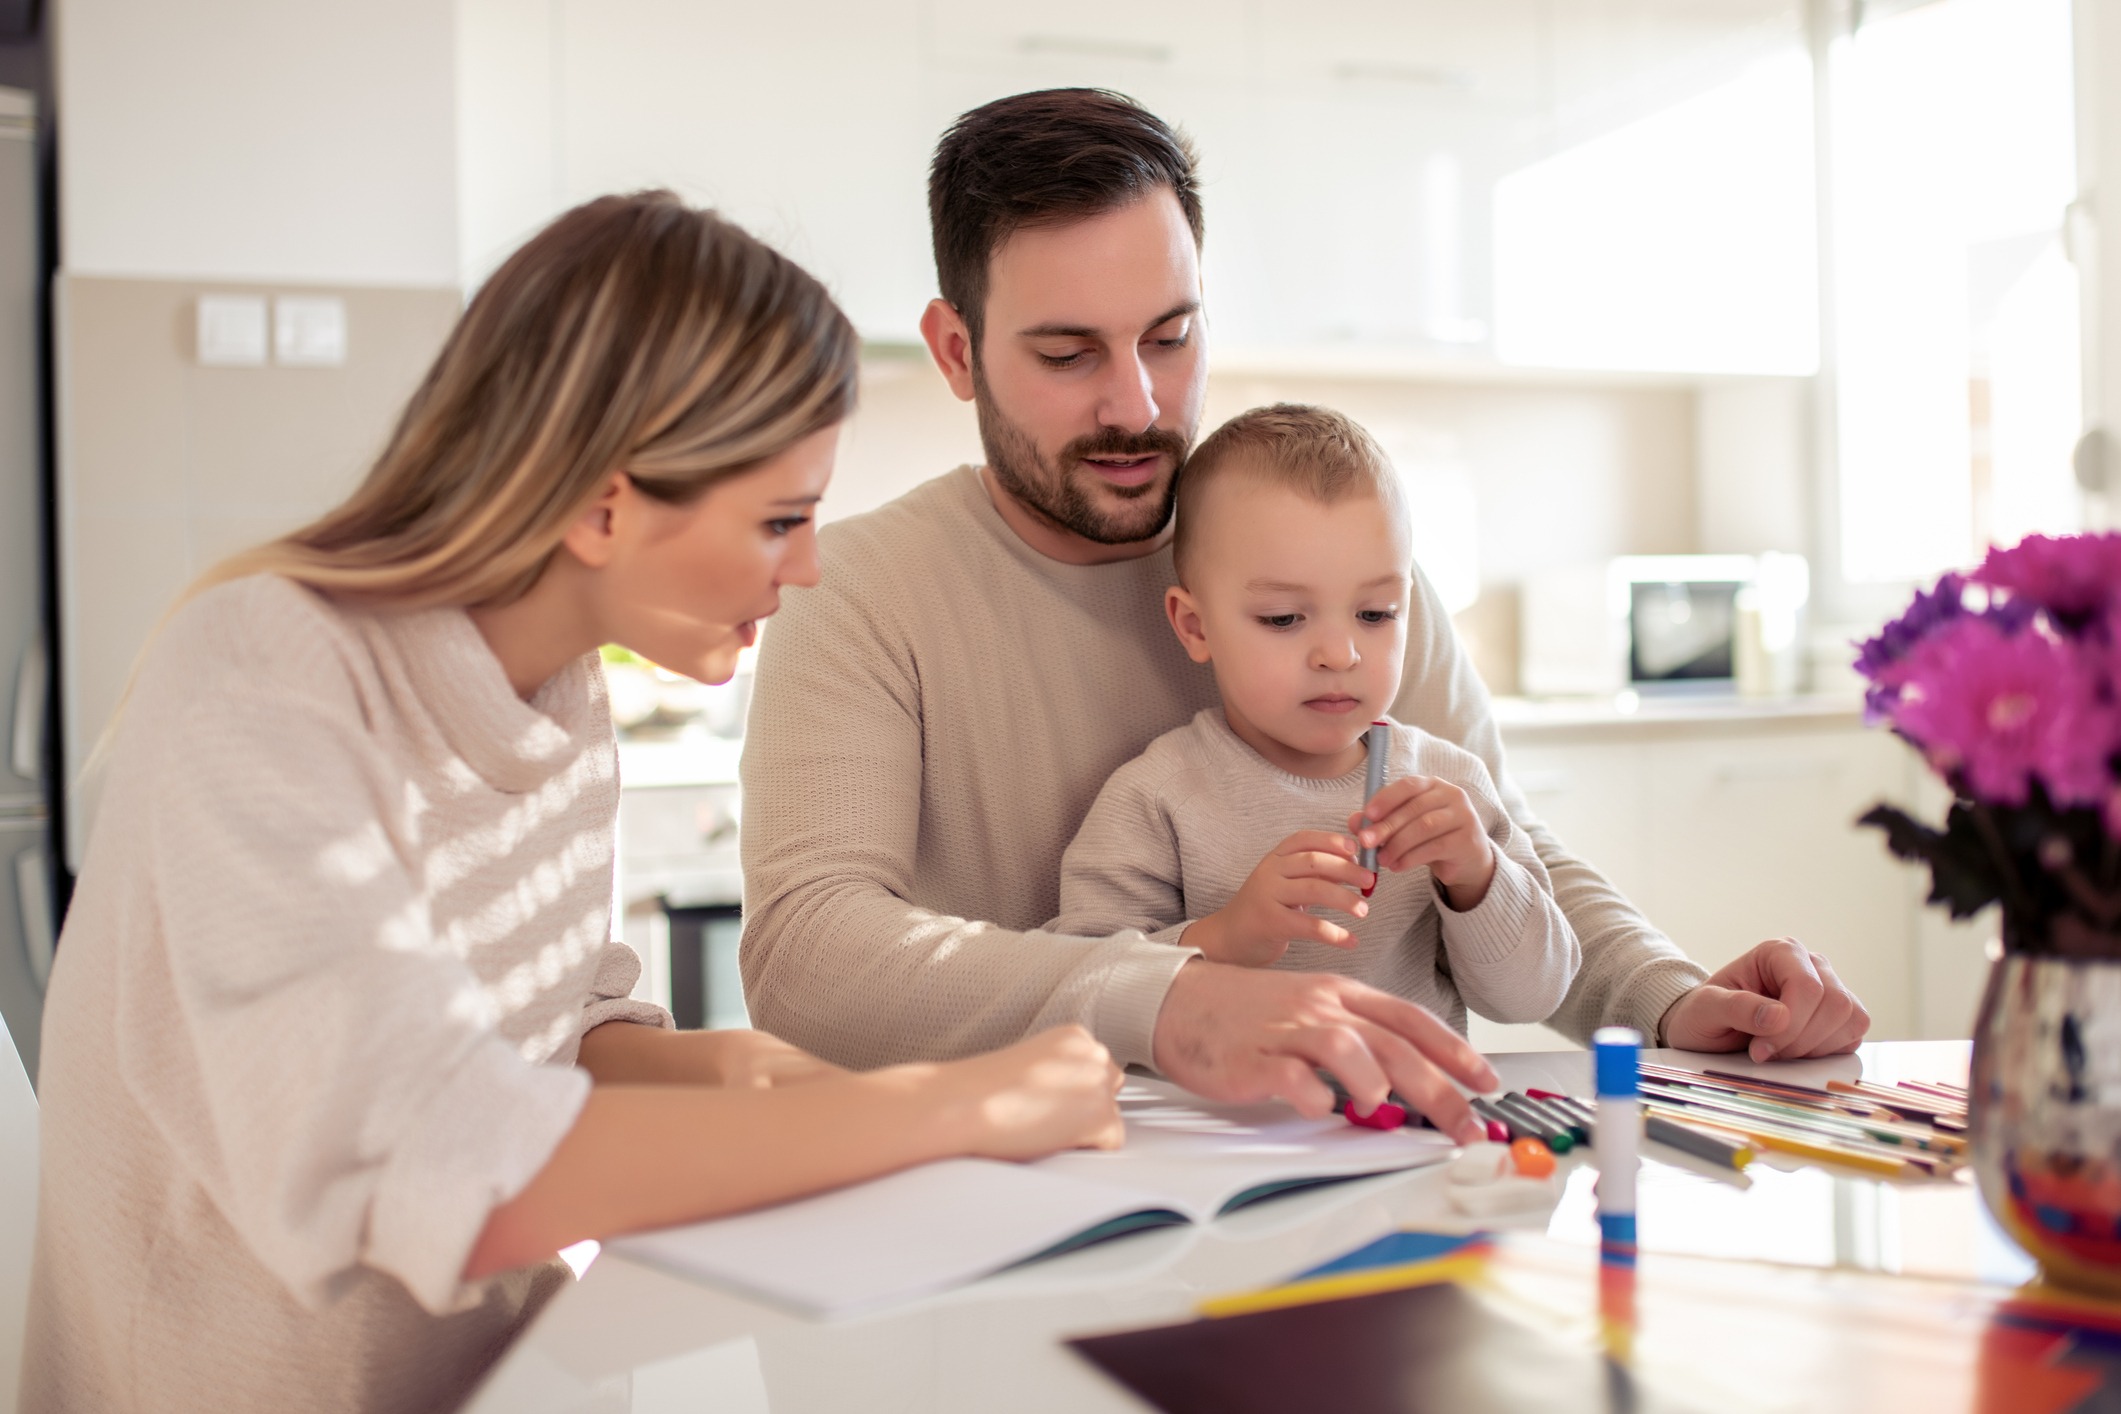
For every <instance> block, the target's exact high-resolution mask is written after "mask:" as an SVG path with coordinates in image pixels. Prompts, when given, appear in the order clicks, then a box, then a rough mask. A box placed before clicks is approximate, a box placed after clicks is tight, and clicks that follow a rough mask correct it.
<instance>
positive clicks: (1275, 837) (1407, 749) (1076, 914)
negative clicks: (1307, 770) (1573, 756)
mask: <svg viewBox="0 0 2121 1414" xmlns="http://www.w3.org/2000/svg"><path fill="white" fill-rule="evenodd" d="M1366 774H1367V773H1366V770H1365V767H1364V766H1362V765H1358V766H1356V768H1355V769H1354V770H1353V771H1352V772H1350V773H1349V774H1347V775H1345V776H1341V777H1338V778H1336V779H1333V780H1312V779H1309V778H1307V777H1304V776H1292V775H1290V774H1289V773H1288V772H1287V771H1283V770H1280V769H1278V768H1277V767H1275V766H1274V765H1272V764H1271V763H1270V762H1268V761H1267V760H1265V759H1264V758H1263V757H1261V756H1260V754H1259V753H1258V752H1256V751H1254V750H1253V749H1252V748H1251V747H1249V746H1247V745H1246V744H1245V743H1244V742H1243V741H1242V740H1241V739H1240V738H1239V737H1238V736H1237V734H1236V733H1235V732H1233V731H1231V730H1230V724H1229V722H1228V721H1227V720H1226V719H1225V718H1224V716H1223V713H1222V709H1221V708H1219V707H1205V708H1202V709H1201V711H1200V712H1199V713H1198V714H1197V715H1195V717H1194V718H1193V720H1192V721H1190V722H1188V723H1187V724H1186V725H1185V726H1182V727H1180V728H1178V729H1177V730H1175V731H1168V732H1165V733H1164V734H1163V735H1162V736H1160V737H1158V738H1157V739H1156V740H1155V741H1152V742H1150V743H1149V749H1148V750H1147V751H1144V752H1143V753H1142V754H1141V755H1139V756H1137V757H1135V758H1134V759H1133V760H1132V761H1129V762H1128V763H1127V764H1126V765H1124V766H1122V767H1120V768H1119V769H1118V770H1117V771H1114V772H1113V773H1112V779H1111V780H1109V781H1107V782H1105V788H1104V789H1103V790H1102V791H1100V792H1098V797H1097V803H1096V804H1094V805H1092V806H1091V807H1090V814H1089V817H1088V818H1087V819H1085V820H1084V821H1083V827H1082V829H1081V830H1079V831H1077V832H1076V836H1075V842H1074V843H1073V844H1071V845H1069V846H1068V852H1067V853H1066V854H1065V855H1063V856H1062V857H1061V882H1060V907H1061V911H1060V916H1059V917H1058V918H1056V919H1054V920H1053V921H1052V922H1051V923H1049V924H1047V925H1046V926H1047V927H1048V929H1050V930H1051V931H1053V932H1055V933H1069V934H1074V935H1076V936H1079V937H1102V936H1104V935H1106V934H1109V933H1118V932H1121V931H1124V930H1126V929H1129V928H1132V929H1137V930H1139V931H1141V932H1142V933H1145V934H1147V935H1148V936H1149V937H1151V938H1153V939H1156V940H1157V941H1159V942H1172V943H1183V942H1184V936H1185V930H1186V924H1187V923H1188V922H1190V921H1193V920H1196V919H1201V918H1205V917H1207V916H1208V915H1209V914H1211V913H1213V912H1215V911H1216V910H1217V909H1220V908H1222V907H1223V906H1224V905H1225V904H1227V903H1229V902H1230V900H1231V899H1233V898H1235V897H1236V896H1237V891H1238V890H1239V889H1241V888H1243V887H1244V884H1245V880H1246V879H1248V878H1250V877H1251V874H1252V871H1253V870H1254V869H1256V868H1258V867H1259V862H1260V861H1261V860H1262V859H1265V858H1266V857H1267V856H1268V855H1269V854H1271V853H1273V851H1274V850H1275V848H1276V847H1277V846H1279V845H1280V844H1281V842H1282V841H1283V840H1285V839H1287V838H1288V837H1289V836H1290V835H1293V834H1295V833H1296V832H1297V831H1299V830H1324V831H1327V832H1330V833H1334V834H1345V833H1346V832H1347V827H1348V816H1349V815H1351V814H1353V813H1354V812H1355V811H1356V810H1359V809H1361V808H1362V800H1363V786H1364V784H1365V778H1366ZM1406 776H1435V777H1438V778H1440V779H1443V780H1446V781H1449V782H1450V783H1451V784H1453V785H1455V786H1457V787H1459V789H1461V790H1463V791H1464V792H1465V793H1466V795H1467V796H1468V797H1470V799H1471V800H1472V804H1473V810H1474V813H1475V814H1477V815H1478V816H1479V817H1480V823H1481V826H1482V828H1483V829H1485V830H1486V831H1487V835H1488V839H1489V842H1490V843H1491V844H1493V845H1494V847H1495V878H1494V880H1493V881H1492V882H1491V883H1490V884H1489V885H1488V891H1487V893H1486V894H1485V895H1484V896H1483V897H1482V898H1481V901H1480V902H1479V904H1477V905H1476V906H1474V907H1472V908H1469V909H1467V910H1465V911H1464V912H1462V913H1461V912H1456V911H1454V910H1452V909H1451V908H1450V907H1449V906H1448V905H1446V904H1445V903H1444V902H1443V901H1442V900H1441V898H1440V897H1439V896H1438V894H1437V892H1436V888H1435V885H1434V882H1433V880H1432V878H1431V876H1430V874H1429V871H1428V870H1427V869H1425V868H1422V867H1419V866H1417V867H1415V868H1413V869H1410V870H1407V871H1406V872H1405V873H1398V874H1395V873H1391V872H1389V871H1386V872H1383V873H1382V874H1381V876H1380V877H1379V879H1378V881H1377V889H1376V892H1375V893H1374V895H1373V896H1372V897H1371V899H1370V911H1369V914H1368V916H1367V917H1363V918H1355V917H1352V916H1350V915H1348V914H1345V913H1338V912H1336V913H1329V914H1327V915H1326V916H1328V917H1330V918H1331V919H1332V920H1333V921H1334V922H1335V923H1338V924H1340V925H1341V926H1342V927H1344V928H1346V929H1348V930H1349V931H1350V932H1352V933H1353V934H1354V935H1355V942H1356V946H1355V948H1354V949H1353V950H1352V951H1350V950H1348V949H1345V948H1336V947H1330V946H1328V945H1327V944H1325V943H1318V942H1311V941H1309V940H1299V941H1296V942H1293V943H1291V944H1290V946H1289V951H1288V952H1287V953H1285V954H1284V955H1283V956H1282V958H1281V960H1280V961H1279V962H1277V963H1275V964H1274V965H1275V966H1276V967H1280V968H1282V969H1284V970H1289V971H1297V972H1337V973H1339V974H1340V975H1341V976H1343V977H1352V978H1354V979H1355V980H1356V981H1358V982H1366V983H1368V984H1369V985H1370V986H1372V987H1375V988H1377V989H1378V990H1380V991H1385V992H1390V993H1392V994H1393V995H1394V996H1400V997H1405V998H1406V999H1407V1000H1409V1001H1413V1002H1419V1003H1420V1004H1421V1005H1423V1006H1425V1007H1427V1008H1428V1009H1429V1010H1430V1011H1433V1012H1435V1013H1436V1014H1437V1015H1438V1016H1440V1017H1442V1018H1444V1020H1446V1021H1448V1022H1450V1023H1451V1025H1453V1026H1455V1027H1457V1028H1458V1030H1459V1031H1461V1032H1463V1031H1464V1030H1465V1029H1466V1007H1467V1005H1468V1004H1470V1005H1471V1006H1472V1007H1473V1009H1474V1010H1475V1011H1477V1012H1479V1013H1480V1014H1481V1015H1482V1016H1485V1017H1487V1018H1488V1019H1490V1020H1491V1021H1544V1020H1546V1019H1547V1017H1548V1016H1549V1015H1550V1014H1551V1013H1552V1012H1553V1011H1554V1009H1555V1008H1556V1007H1558V1006H1560V1005H1561V999H1562V998H1563V997H1564V996H1566V995H1567V994H1568V990H1569V983H1571V982H1573V981H1574V980H1575V979H1576V970H1577V968H1578V967H1580V966H1582V963H1583V955H1582V952H1581V950H1580V949H1579V948H1578V947H1577V946H1576V934H1575V932H1574V931H1573V930H1571V929H1570V927H1569V920H1568V919H1566V918H1564V917H1563V916H1562V913H1561V908H1560V906H1559V905H1557V904H1556V903H1555V902H1554V894H1553V885H1552V884H1550V883H1549V882H1548V880H1547V869H1546V866H1545V865H1544V864H1541V863H1540V862H1539V855H1538V854H1537V853H1535V852H1534V851H1533V849H1532V841H1531V838H1530V837H1529V836H1528V835H1526V834H1525V832H1524V831H1522V830H1520V829H1518V828H1517V827H1516V826H1515V825H1514V824H1512V823H1511V821H1510V817H1509V815H1508V813H1507V812H1505V811H1504V810H1503V808H1502V803H1501V802H1500V801H1499V800H1497V799H1496V796H1495V786H1494V783H1493V782H1492V781H1490V780H1489V779H1488V771H1487V768H1486V767H1485V766H1482V765H1481V764H1480V758H1479V757H1477V756H1475V755H1473V754H1472V753H1471V752H1469V751H1467V750H1465V749H1464V748H1462V747H1457V746H1453V745H1451V743H1449V742H1447V741H1439V740H1438V739H1437V738H1435V737H1433V736H1430V735H1429V734H1428V733H1427V732H1424V731H1422V730H1420V729H1419V728H1415V727H1401V728H1399V730H1397V731H1395V732H1393V733H1392V753H1391V756H1390V757H1389V764H1388V767H1387V778H1388V779H1391V780H1399V779H1401V778H1403V777H1406ZM1349 901H1350V902H1351V903H1352V902H1353V901H1354V896H1353V895H1350V896H1349Z"/></svg>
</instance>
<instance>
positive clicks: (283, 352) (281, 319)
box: [197, 295, 346, 368]
mask: <svg viewBox="0 0 2121 1414" xmlns="http://www.w3.org/2000/svg"><path fill="white" fill-rule="evenodd" d="M197 316H198V318H197V325H198V359H199V362H200V363H202V364H205V365H207V366H209V367H215V368H257V367H260V366H262V365H263V364H264V362H265V359H266V354H267V352H268V351H270V353H271V355H272V361H273V362H274V363H277V364H281V365H284V366H287V367H291V368H338V367H341V366H342V365H344V364H345V362H346V301H345V300H343V299H341V298H339V297H338V296H337V295H279V296H276V297H275V298H274V299H273V301H272V318H271V320H270V321H269V322H268V320H267V319H266V300H265V296H263V295H200V296H199V299H198V305H197ZM268 333H269V335H270V337H269V338H268Z"/></svg>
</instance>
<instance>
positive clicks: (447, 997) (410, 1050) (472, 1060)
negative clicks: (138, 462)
mask: <svg viewBox="0 0 2121 1414" xmlns="http://www.w3.org/2000/svg"><path fill="white" fill-rule="evenodd" d="M141 727H142V730H143V731H146V732H148V733H149V747H150V749H151V752H152V754H151V756H150V757H148V758H145V759H143V762H142V764H149V763H151V764H152V767H153V770H154V772H155V780H156V788H155V789H154V790H153V791H152V792H148V793H143V796H142V799H143V802H144V803H143V805H142V807H141V808H143V809H144V810H145V811H146V812H147V813H148V817H149V818H148V819H147V820H146V821H145V822H144V826H145V829H144V835H145V840H146V848H147V851H148V855H149V862H148V869H149V877H150V880H151V894H150V895H149V897H150V899H151V902H150V903H148V904H146V905H145V906H146V907H150V908H152V910H153V912H154V915H155V917H154V918H153V920H152V921H151V922H150V921H148V920H141V922H140V924H139V926H135V927H131V928H129V929H127V930H126V931H125V933H124V935H123V938H122V941H121V943H120V946H119V950H118V960H117V997H116V999H115V1002H116V1007H117V1012H118V1017H119V1027H118V1034H119V1036H120V1038H121V1039H120V1042H119V1054H118V1057H117V1066H118V1072H119V1075H120V1077H121V1079H122V1081H123V1083H124V1084H125V1085H126V1086H127V1087H128V1088H129V1089H130V1090H131V1092H132V1093H133V1095H134V1096H135V1097H136V1099H137V1101H138V1103H139V1106H140V1109H141V1112H142V1113H144V1114H146V1115H148V1116H150V1117H151V1118H152V1120H153V1122H154V1123H155V1124H156V1125H157V1128H158V1130H159V1132H160V1133H161V1136H162V1138H163V1140H164V1141H165V1142H166V1143H167V1144H168V1146H169V1148H170V1150H171V1151H172V1152H173V1154H174V1156H175V1161H176V1162H177V1163H178V1164H179V1165H181V1166H182V1167H183V1168H184V1169H185V1170H186V1171H187V1172H188V1173H189V1175H190V1176H191V1177H192V1178H193V1179H194V1180H195V1181H197V1182H198V1183H199V1185H200V1186H201V1187H202V1188H203V1189H204V1190H205V1191H206V1193H207V1194H208V1195H209V1196H210V1197H211V1199H212V1201H213V1202H214V1204H215V1206H216V1207H217V1208H218V1209H219V1210H220V1212H221V1213H222V1215H223V1216H224V1217H225V1218H226V1219H227V1221H228V1222H229V1224H230V1225H231V1226H233V1227H234V1228H235V1230H236V1231H237V1232H238V1233H240V1234H241V1236H242V1238H243V1241H244V1243H245V1244H246V1246H247V1247H248V1248H249V1249H250V1251H251V1253H252V1254H253V1255H254V1256H255V1257H256V1258H257V1260H258V1261H259V1262H260V1263H261V1264H262V1265H263V1266H264V1267H265V1268H266V1269H267V1270H269V1271H271V1272H272V1273H273V1274H274V1275H275V1276H276V1277H277V1278H278V1279H279V1280H280V1281H281V1282H282V1283H284V1284H285V1286H286V1288H287V1289H288V1291H289V1292H290V1293H291V1294H292V1295H293V1296H294V1297H295V1298H296V1299H297V1300H299V1301H301V1302H302V1303H304V1304H305V1305H308V1306H310V1307H312V1308H316V1307H321V1306H323V1305H325V1304H327V1303H328V1302H329V1301H330V1300H331V1298H332V1296H333V1293H334V1291H335V1289H336V1288H337V1285H338V1283H337V1282H336V1281H335V1279H336V1278H339V1277H341V1276H342V1275H343V1274H346V1273H349V1272H350V1271H352V1270H353V1269H355V1268H356V1267H357V1266H363V1265H365V1266H367V1267H370V1268H373V1269H376V1270H379V1271H383V1272H387V1273H390V1274H391V1275H393V1276H395V1277H397V1278H398V1279H399V1280H400V1281H402V1282H403V1283H404V1285H405V1287H406V1288H407V1290H409V1291H410V1292H411V1293H412V1295H413V1296H414V1297H415V1298H416V1299H417V1300H418V1301H419V1302H420V1304H421V1305H422V1306H424V1307H426V1308H427V1309H428V1310H430V1311H433V1312H437V1313H442V1312H447V1311H450V1310H453V1309H458V1308H461V1307H463V1306H466V1305H469V1304H471V1303H473V1302H474V1301H476V1300H477V1299H478V1296H479V1292H478V1288H477V1287H475V1286H466V1285H465V1284H464V1283H462V1282H461V1281H460V1273H461V1272H462V1270H463V1267H464V1263H465V1260H466V1259H467V1257H468V1255H469V1253H470V1251H471V1248H472V1245H473V1243H474V1242H475V1241H476V1240H477V1238H478V1236H479V1233H480V1231H481V1230H482V1229H483V1228H484V1226H485V1223H486V1219H487V1216H488V1214H489V1213H490V1212H491V1211H492V1209H493V1208H494V1207H495V1206H496V1205H498V1204H500V1203H502V1202H504V1201H506V1200H507V1199H509V1198H511V1197H513V1196H514V1195H515V1194H517V1193H518V1192H520V1191H521V1190H522V1189H523V1188H524V1187H525V1186H526V1185H527V1184H528V1183H529V1181H530V1180H531V1178H532V1177H533V1176H534V1175H535V1174H536V1173H537V1172H538V1170H539V1169H540V1168H542V1167H543V1166H544V1164H545V1162H546V1160H547V1159H548V1158H549V1157H550V1155H551V1153H552V1150H553V1148H554V1147H555V1146H556V1145H557V1144H558V1142H559V1140H560V1138H561V1137H562V1136H563V1135H564V1134H565V1133H566V1132H567V1131H568V1129H569V1128H570V1127H571V1126H572V1125H573V1123H574V1119H575V1116H576V1114H577V1112H578V1111H579V1109H580V1107H581V1105H582V1103H583V1101H584V1100H585V1099H586V1097H587V1094H588V1085H589V1083H588V1079H587V1077H586V1076H585V1075H584V1074H582V1072H580V1071H578V1070H575V1069H572V1068H569V1067H560V1066H543V1065H534V1064H532V1063H530V1062H529V1061H527V1060H525V1059H524V1058H523V1056H522V1055H521V1054H519V1053H518V1051H517V1050H516V1049H515V1048H514V1047H513V1046H511V1045H510V1044H508V1043H507V1042H506V1041H504V1040H503V1039H502V1038H501V1037H500V1036H499V1035H498V1034H497V1033H496V1031H495V1029H494V1027H495V1022H496V1020H497V1017H496V1016H495V1014H494V1004H493V1002H492V1000H491V998H490V996H489V995H488V994H487V993H486V992H484V991H483V990H482V988H481V987H480V986H479V984H478V981H477V979H476V977H475V976H474V975H473V974H472V973H471V972H470V970H469V969H468V968H467V967H466V966H465V964H464V962H463V961H462V960H461V959H460V958H459V957H458V956H457V955H456V954H455V953H454V952H453V951H452V950H451V948H450V947H449V946H447V944H446V943H445V941H444V940H443V939H441V938H438V937H437V936H436V933H435V929H434V928H433V926H432V922H431V919H430V916H429V913H428V910H427V907H426V904H425V902H424V895H423V894H422V892H421V891H420V890H419V889H418V888H417V887H416V886H415V884H414V881H413V879H412V878H411V877H410V876H409V874H408V872H407V870H406V869H405V867H404V864H403V862H402V860H401V858H400V857H399V855H398V854H397V853H396V851H395V849H394V848H393V846H392V844H391V842H390V839H389V837H388V836H387V834H386V832H385V830H384V828H383V824H382V821H383V820H384V819H386V818H388V816H387V814H386V812H388V811H389V810H391V809H392V808H393V807H394V806H402V804H403V802H402V801H394V800H391V799H388V798H387V797H388V795H389V794H390V787H389V786H388V785H387V781H388V779H389V776H388V773H387V772H386V771H383V770H381V769H370V768H369V767H370V760H371V758H370V755H369V753H370V751H371V748H370V747H369V746H368V744H367V743H366V741H365V740H364V739H363V736H362V732H361V728H360V724H359V721H358V718H357V717H356V715H355V714H354V712H353V711H352V710H351V709H350V707H348V706H347V705H345V704H335V703H330V702H326V701H321V700H318V699H316V698H307V699H305V698H303V697H301V696H300V695H298V694H290V693H287V692H281V691H270V690H254V691H251V692H248V693H242V694H236V693H223V694H216V695H215V696H214V698H213V699H211V700H210V701H203V702H201V703H200V704H199V705H197V706H195V707H193V708H191V709H190V710H188V711H181V712H172V713H169V714H166V715H164V716H163V717H161V718H160V719H159V720H157V721H156V722H154V723H152V724H151V725H150V724H148V723H144V722H143V723H142V724H141ZM295 782H299V783H300V785H299V787H297V786H295V785H294V784H293V783H295Z"/></svg>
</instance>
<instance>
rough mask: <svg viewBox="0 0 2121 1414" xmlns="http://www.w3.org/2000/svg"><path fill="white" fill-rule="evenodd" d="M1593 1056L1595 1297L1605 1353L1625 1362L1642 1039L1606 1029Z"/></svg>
mask: <svg viewBox="0 0 2121 1414" xmlns="http://www.w3.org/2000/svg"><path fill="white" fill-rule="evenodd" d="M1591 1045H1592V1048H1593V1050H1594V1051H1595V1052H1596V1054H1597V1067H1598V1112H1597V1114H1596V1116H1594V1118H1593V1122H1592V1128H1591V1148H1592V1151H1593V1152H1594V1153H1595V1154H1596V1155H1597V1156H1598V1296H1599V1301H1598V1305H1599V1316H1600V1325H1601V1326H1602V1327H1603V1333H1604V1336H1605V1346H1606V1352H1607V1354H1608V1355H1610V1356H1611V1357H1612V1358H1614V1359H1616V1360H1619V1361H1621V1362H1623V1363H1624V1362H1625V1361H1626V1360H1627V1359H1628V1356H1629V1353H1630V1351H1631V1350H1632V1347H1633V1345H1634V1333H1635V1169H1636V1167H1637V1164H1638V1162H1639V1158H1638V1150H1639V1148H1640V1146H1641V1143H1642V1101H1641V1099H1640V1095H1641V1080H1640V1073H1641V1072H1640V1062H1641V1059H1642V1033H1641V1032H1639V1031H1635V1030H1633V1029H1631V1028H1629V1027H1625V1026H1605V1027H1601V1028H1599V1029H1598V1030H1597V1031H1595V1032H1593V1033H1592V1035H1591Z"/></svg>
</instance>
